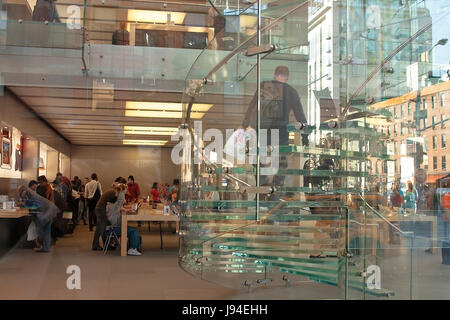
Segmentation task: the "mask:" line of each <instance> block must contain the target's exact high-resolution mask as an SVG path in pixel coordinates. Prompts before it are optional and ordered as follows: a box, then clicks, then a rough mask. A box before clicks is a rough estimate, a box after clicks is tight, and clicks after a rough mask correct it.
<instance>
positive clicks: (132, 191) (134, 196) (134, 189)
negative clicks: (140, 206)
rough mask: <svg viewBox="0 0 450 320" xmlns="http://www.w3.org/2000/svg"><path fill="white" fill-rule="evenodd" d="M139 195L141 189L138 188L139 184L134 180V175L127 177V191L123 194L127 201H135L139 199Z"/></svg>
mask: <svg viewBox="0 0 450 320" xmlns="http://www.w3.org/2000/svg"><path fill="white" fill-rule="evenodd" d="M140 195H141V190H140V188H139V184H138V183H136V182H134V177H133V176H129V177H128V192H127V194H126V196H125V199H126V201H127V202H128V203H132V202H136V201H137V200H139V196H140Z"/></svg>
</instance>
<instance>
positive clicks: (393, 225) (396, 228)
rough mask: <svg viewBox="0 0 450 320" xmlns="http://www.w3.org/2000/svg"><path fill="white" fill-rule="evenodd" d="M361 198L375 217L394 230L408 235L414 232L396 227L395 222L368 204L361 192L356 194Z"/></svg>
mask: <svg viewBox="0 0 450 320" xmlns="http://www.w3.org/2000/svg"><path fill="white" fill-rule="evenodd" d="M358 195H359V197H360V198H361V200H362V201H363V202H364V204H365V205H366V206H367V207H368V208H369V209H370V210H371V211H372V212H373V213H375V215H376V216H377V217H379V218H380V219H381V220H383V221H384V222H386V223H387V224H389V225H390V226H391V227H392V228H394V229H395V230H396V231H398V232H399V233H401V234H402V235H404V236H410V235H411V234H414V232H411V231H402V230H401V229H400V228H399V227H397V226H396V225H395V224H393V223H392V222H390V221H389V220H388V219H386V217H384V216H383V215H382V214H381V213H379V212H378V211H377V210H375V209H374V208H373V207H372V206H371V205H370V204H368V203H367V201H366V200H365V199H364V198H363V197H362V195H361V194H358Z"/></svg>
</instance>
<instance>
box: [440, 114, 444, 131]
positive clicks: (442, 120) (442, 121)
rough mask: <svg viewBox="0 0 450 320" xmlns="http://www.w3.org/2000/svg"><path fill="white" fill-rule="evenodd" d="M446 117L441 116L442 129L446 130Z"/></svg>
mask: <svg viewBox="0 0 450 320" xmlns="http://www.w3.org/2000/svg"><path fill="white" fill-rule="evenodd" d="M444 122H445V115H441V128H442V129H444V128H445V123H444Z"/></svg>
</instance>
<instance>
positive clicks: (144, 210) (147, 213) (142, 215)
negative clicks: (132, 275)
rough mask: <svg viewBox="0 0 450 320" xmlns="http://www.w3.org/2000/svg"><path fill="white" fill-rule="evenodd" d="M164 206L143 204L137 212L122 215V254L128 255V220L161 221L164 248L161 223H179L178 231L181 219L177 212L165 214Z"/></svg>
mask: <svg viewBox="0 0 450 320" xmlns="http://www.w3.org/2000/svg"><path fill="white" fill-rule="evenodd" d="M163 208H164V206H163V205H162V204H158V206H157V208H156V209H152V207H151V206H150V205H148V204H147V203H144V204H142V206H141V207H140V208H139V210H138V213H137V214H124V215H122V226H121V232H122V233H121V239H120V255H121V256H123V257H124V256H126V255H127V242H128V237H127V227H128V221H149V222H159V223H160V228H159V232H160V239H161V249H162V248H163V238H162V230H161V223H162V222H165V221H173V222H176V223H177V227H176V229H177V232H178V229H179V221H180V218H179V217H178V216H177V215H175V214H172V213H171V214H168V215H165V214H164V213H163Z"/></svg>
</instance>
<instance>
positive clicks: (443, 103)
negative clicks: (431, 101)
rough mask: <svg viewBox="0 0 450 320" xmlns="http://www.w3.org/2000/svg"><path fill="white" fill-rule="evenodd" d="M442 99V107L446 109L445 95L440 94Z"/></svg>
mask: <svg viewBox="0 0 450 320" xmlns="http://www.w3.org/2000/svg"><path fill="white" fill-rule="evenodd" d="M439 95H440V98H441V107H445V94H443V93H440V94H439Z"/></svg>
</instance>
